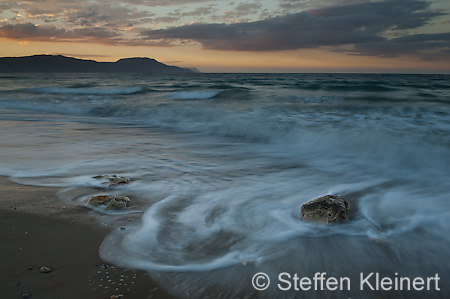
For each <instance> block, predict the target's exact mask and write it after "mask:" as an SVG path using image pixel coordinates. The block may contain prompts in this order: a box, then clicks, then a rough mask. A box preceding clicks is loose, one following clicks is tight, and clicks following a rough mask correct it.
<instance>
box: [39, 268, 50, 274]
mask: <svg viewBox="0 0 450 299" xmlns="http://www.w3.org/2000/svg"><path fill="white" fill-rule="evenodd" d="M39 271H41V273H50V272H52V269H50V268H49V267H47V266H42V267H41V268H40V269H39Z"/></svg>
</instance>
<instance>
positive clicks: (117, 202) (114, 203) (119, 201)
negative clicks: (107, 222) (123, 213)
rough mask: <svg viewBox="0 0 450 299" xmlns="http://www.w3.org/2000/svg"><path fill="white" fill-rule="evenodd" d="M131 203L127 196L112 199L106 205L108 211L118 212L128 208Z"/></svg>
mask: <svg viewBox="0 0 450 299" xmlns="http://www.w3.org/2000/svg"><path fill="white" fill-rule="evenodd" d="M129 202H130V199H129V198H128V197H126V196H120V197H112V198H111V200H110V201H109V202H108V204H107V205H106V209H107V210H111V209H113V210H118V209H122V208H126V207H128V203H129Z"/></svg>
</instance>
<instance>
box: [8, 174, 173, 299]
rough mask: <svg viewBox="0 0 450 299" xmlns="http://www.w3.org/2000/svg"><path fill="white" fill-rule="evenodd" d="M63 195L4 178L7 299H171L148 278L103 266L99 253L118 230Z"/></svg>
mask: <svg viewBox="0 0 450 299" xmlns="http://www.w3.org/2000/svg"><path fill="white" fill-rule="evenodd" d="M57 191H58V189H56V188H47V187H34V186H23V185H19V184H16V183H14V182H12V181H11V180H10V179H9V178H6V177H0V224H1V225H0V227H1V228H0V240H1V243H0V265H1V267H0V268H1V269H0V298H1V299H3V298H22V296H24V295H25V296H24V298H25V297H26V296H27V295H26V294H28V295H29V296H30V298H45V299H51V298H111V297H112V296H114V295H116V296H117V295H123V298H168V297H169V296H168V295H167V294H166V293H164V292H163V291H162V290H161V289H160V288H159V287H158V286H157V285H156V283H154V282H153V281H152V280H151V279H150V277H149V276H148V274H147V273H146V272H143V271H136V270H132V269H124V268H120V267H115V266H114V265H111V264H108V263H105V262H104V261H102V260H101V258H100V256H99V254H98V249H99V247H100V244H101V243H102V241H103V239H104V238H105V237H106V236H107V234H108V233H109V232H110V231H111V229H112V228H111V227H105V226H102V225H101V223H100V222H99V221H98V219H96V218H95V217H94V215H92V214H91V212H90V210H89V209H87V208H86V207H83V206H80V205H76V204H74V203H67V202H63V201H61V200H59V199H58V198H57V197H56V192H57ZM42 266H46V267H49V268H50V269H51V270H52V271H51V272H50V273H41V271H40V268H41V267H42Z"/></svg>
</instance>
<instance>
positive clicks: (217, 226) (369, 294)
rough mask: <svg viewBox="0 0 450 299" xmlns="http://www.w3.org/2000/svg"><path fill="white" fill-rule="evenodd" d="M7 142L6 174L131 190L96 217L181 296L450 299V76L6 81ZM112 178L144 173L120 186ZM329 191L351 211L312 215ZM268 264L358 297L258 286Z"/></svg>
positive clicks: (118, 244) (85, 190)
mask: <svg viewBox="0 0 450 299" xmlns="http://www.w3.org/2000/svg"><path fill="white" fill-rule="evenodd" d="M0 136H1V140H0V151H1V155H0V175H6V176H10V177H12V178H13V179H14V180H15V181H16V182H19V183H22V184H31V185H42V186H56V187H60V188H61V191H60V192H59V193H58V196H59V197H60V198H61V200H64V201H71V202H73V203H76V204H79V205H86V204H85V201H86V200H87V199H88V198H89V197H90V196H91V195H99V194H110V195H123V196H129V197H130V198H131V206H130V207H129V208H127V209H126V210H125V211H123V212H119V213H118V212H110V211H105V210H102V209H95V210H94V211H93V212H94V213H96V214H98V215H99V218H101V219H102V220H101V221H103V222H105V221H106V222H107V221H108V219H110V220H109V221H110V222H111V223H120V226H125V227H126V229H125V230H123V229H117V230H114V232H113V233H112V234H111V235H110V236H109V237H108V238H107V239H106V240H105V241H104V243H103V245H102V247H101V248H100V253H101V255H102V257H103V258H104V259H105V260H107V261H109V262H111V263H116V264H118V265H122V266H126V267H133V268H138V269H144V270H146V271H148V272H149V273H150V274H151V276H152V277H153V279H155V280H156V281H157V282H159V283H160V284H161V286H162V287H163V288H164V289H165V290H166V291H167V292H169V293H170V294H172V295H174V296H177V297H182V298H184V297H194V298H201V297H204V296H207V295H208V296H211V297H214V298H217V297H223V298H230V297H246V296H259V297H263V298H265V297H267V298H274V297H280V298H284V297H292V296H293V295H299V296H305V297H306V298H311V297H317V298H347V297H348V296H353V297H355V298H386V297H389V296H390V297H392V298H433V297H437V298H439V297H440V296H441V297H442V298H445V297H446V295H449V294H450V286H449V285H448V281H449V279H450V270H449V268H448V264H449V262H450V237H449V236H450V234H449V233H450V226H449V224H448V223H449V220H450V196H449V191H450V180H449V177H450V167H449V165H450V76H448V75H362V74H196V75H142V74H139V75H129V74H125V75H124V74H18V75H15V74H14V75H9V74H2V75H0ZM101 174H116V175H120V176H126V177H129V178H131V180H132V182H131V183H130V184H127V185H123V186H118V187H115V188H105V185H103V184H102V182H101V180H98V179H94V178H93V176H96V175H101ZM326 194H339V195H341V196H343V197H345V198H346V199H347V200H348V201H349V202H350V204H351V210H350V219H349V221H347V222H346V223H345V224H339V225H320V224H314V223H307V222H302V221H301V220H300V219H299V211H300V206H301V204H303V203H305V202H307V201H309V200H311V199H314V198H317V197H319V196H323V195H326ZM128 220H133V221H128ZM244 264H245V265H244ZM257 272H266V273H267V274H268V275H269V276H270V277H272V280H273V281H276V278H277V275H278V273H280V272H289V273H291V274H294V273H298V275H299V276H309V277H312V276H314V273H316V272H327V274H328V276H335V277H350V278H351V279H352V289H351V290H350V291H342V292H336V291H335V292H332V291H317V292H313V291H309V292H306V293H301V294H299V293H298V292H291V293H289V292H283V291H280V290H278V289H277V288H276V283H273V284H272V285H271V287H270V288H269V289H267V290H266V291H262V292H258V291H255V290H254V289H253V288H252V285H251V278H252V276H253V275H254V274H255V273H257ZM361 272H365V273H370V272H380V273H382V274H384V275H386V276H390V277H394V273H398V274H399V275H401V276H409V277H412V278H414V277H416V276H421V277H427V276H434V275H435V274H436V273H439V275H440V277H441V291H439V292H431V291H428V292H426V291H422V292H415V291H402V292H392V291H390V292H386V291H367V290H366V291H364V292H362V291H360V290H359V285H358V279H359V275H360V273H361ZM445 279H447V280H446V281H447V282H445ZM353 284H354V285H353ZM353 297H352V298H353Z"/></svg>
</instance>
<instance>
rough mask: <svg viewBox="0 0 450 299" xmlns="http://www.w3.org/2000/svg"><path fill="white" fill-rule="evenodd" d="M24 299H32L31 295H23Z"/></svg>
mask: <svg viewBox="0 0 450 299" xmlns="http://www.w3.org/2000/svg"><path fill="white" fill-rule="evenodd" d="M22 298H31V295H30V294H23V295H22Z"/></svg>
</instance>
